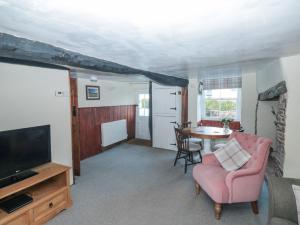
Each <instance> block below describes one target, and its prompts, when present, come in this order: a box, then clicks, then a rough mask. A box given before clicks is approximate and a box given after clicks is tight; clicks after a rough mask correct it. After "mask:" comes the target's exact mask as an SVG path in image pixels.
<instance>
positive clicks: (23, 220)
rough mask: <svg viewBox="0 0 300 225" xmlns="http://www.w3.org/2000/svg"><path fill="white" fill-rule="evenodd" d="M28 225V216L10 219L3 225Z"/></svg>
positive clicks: (23, 215)
mask: <svg viewBox="0 0 300 225" xmlns="http://www.w3.org/2000/svg"><path fill="white" fill-rule="evenodd" d="M21 224H22V225H29V224H30V222H29V216H28V214H22V215H20V216H18V217H16V218H15V219H12V220H11V221H10V222H8V223H6V224H5V225H21Z"/></svg>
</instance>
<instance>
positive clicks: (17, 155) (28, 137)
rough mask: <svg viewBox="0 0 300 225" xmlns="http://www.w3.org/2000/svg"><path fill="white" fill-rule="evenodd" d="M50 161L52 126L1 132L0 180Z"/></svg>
mask: <svg viewBox="0 0 300 225" xmlns="http://www.w3.org/2000/svg"><path fill="white" fill-rule="evenodd" d="M50 161H51V147H50V125H45V126H38V127H30V128H23V129H18V130H9V131H1V132H0V179H2V178H5V177H8V176H11V175H14V174H16V173H19V172H21V171H24V170H28V169H32V168H33V167H36V166H39V165H42V164H44V163H47V162H50Z"/></svg>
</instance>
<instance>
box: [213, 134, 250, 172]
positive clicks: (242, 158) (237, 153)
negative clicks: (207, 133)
mask: <svg viewBox="0 0 300 225" xmlns="http://www.w3.org/2000/svg"><path fill="white" fill-rule="evenodd" d="M214 154H215V156H216V158H217V159H218V161H219V162H220V163H221V165H222V166H223V168H224V169H226V170H227V171H234V170H237V169H239V168H241V167H242V166H243V165H245V164H246V163H247V162H248V160H249V159H250V158H251V155H250V154H249V153H248V152H247V151H245V150H244V149H242V147H241V145H240V144H239V143H238V142H237V140H236V139H235V138H233V139H231V140H230V141H229V142H228V143H227V144H226V145H224V146H223V147H221V148H219V149H218V150H216V151H215V152H214Z"/></svg>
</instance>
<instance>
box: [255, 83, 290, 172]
mask: <svg viewBox="0 0 300 225" xmlns="http://www.w3.org/2000/svg"><path fill="white" fill-rule="evenodd" d="M272 100H273V101H274V100H278V106H277V108H276V109H275V108H272V110H270V114H271V113H272V114H273V115H274V126H275V127H276V137H275V140H276V141H275V143H273V149H272V150H271V154H270V157H269V163H268V167H267V173H268V174H270V175H275V176H278V177H282V176H283V166H284V157H285V125H286V124H285V123H286V121H285V120H286V105H287V88H286V83H285V81H282V82H280V83H278V84H277V85H275V86H274V87H271V88H269V89H268V90H266V91H264V92H262V93H260V94H259V95H258V100H257V105H256V118H255V134H257V111H258V107H259V104H258V103H259V101H272ZM266 116H268V115H266Z"/></svg>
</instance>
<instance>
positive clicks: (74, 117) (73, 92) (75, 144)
mask: <svg viewBox="0 0 300 225" xmlns="http://www.w3.org/2000/svg"><path fill="white" fill-rule="evenodd" d="M69 82H70V107H71V131H72V161H73V163H72V164H73V174H74V175H75V176H80V135H79V118H78V87H77V78H73V77H71V76H70V72H69Z"/></svg>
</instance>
